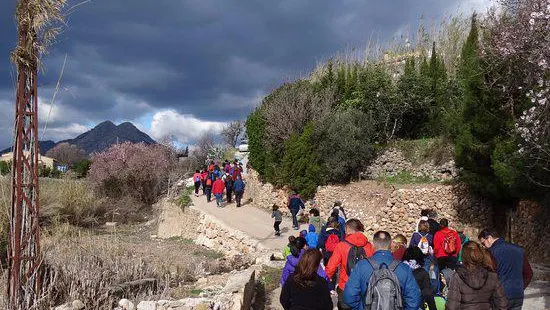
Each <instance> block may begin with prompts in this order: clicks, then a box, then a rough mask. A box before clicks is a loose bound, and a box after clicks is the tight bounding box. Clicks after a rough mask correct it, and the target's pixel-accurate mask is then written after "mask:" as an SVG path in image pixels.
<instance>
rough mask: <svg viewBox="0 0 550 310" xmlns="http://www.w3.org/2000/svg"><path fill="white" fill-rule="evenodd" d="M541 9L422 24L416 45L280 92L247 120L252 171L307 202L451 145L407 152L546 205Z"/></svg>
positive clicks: (488, 187)
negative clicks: (384, 162) (385, 156)
mask: <svg viewBox="0 0 550 310" xmlns="http://www.w3.org/2000/svg"><path fill="white" fill-rule="evenodd" d="M544 2H545V1H542V0H529V1H525V2H523V3H522V4H521V5H520V6H519V7H518V9H517V10H516V11H514V12H515V14H514V15H512V13H511V12H512V11H510V10H508V7H507V6H506V3H504V6H503V7H502V8H501V9H502V10H500V11H498V12H499V13H496V12H497V11H494V10H493V11H491V12H490V13H489V15H488V16H486V17H484V18H478V17H477V16H476V15H475V14H474V15H473V16H472V17H471V19H470V20H469V21H468V20H465V19H460V18H455V19H452V20H451V21H450V22H446V23H443V24H442V25H441V26H440V27H441V28H440V31H439V33H437V34H436V35H430V34H427V33H426V32H425V30H424V28H423V27H421V28H420V29H419V31H418V37H417V43H416V45H415V46H411V44H410V43H409V39H407V40H406V42H404V43H403V45H401V46H400V45H397V46H394V47H393V48H392V49H391V50H388V51H387V52H385V53H383V56H379V57H376V56H373V55H371V54H367V55H365V57H364V59H357V58H353V57H334V58H332V59H330V60H328V61H327V62H325V63H323V64H320V65H319V67H318V68H317V69H316V70H315V71H314V72H313V73H312V74H311V76H310V78H309V79H304V80H297V81H295V82H291V83H285V84H284V85H281V86H280V87H278V88H277V89H275V90H274V91H273V92H272V93H271V94H269V95H268V96H266V97H265V98H264V99H263V101H262V104H261V105H260V106H259V107H258V108H257V109H256V110H255V111H254V112H253V113H251V114H250V115H249V117H248V119H247V122H246V130H247V135H248V138H249V150H250V163H251V165H252V166H253V167H254V168H255V169H256V170H257V171H258V172H259V173H260V175H261V177H262V178H263V179H264V180H265V181H268V182H271V183H273V184H275V185H277V186H285V185H286V186H290V187H291V188H293V189H296V190H298V191H299V192H300V193H301V194H302V195H303V196H305V197H306V198H309V197H312V196H313V195H314V193H315V191H316V189H317V186H318V185H322V184H327V183H347V182H349V181H351V180H352V179H355V178H357V176H358V175H359V173H360V172H362V171H364V169H365V167H366V166H367V165H368V164H369V163H370V162H371V161H372V160H373V158H374V157H375V156H376V154H377V153H378V152H380V151H381V150H384V149H385V148H387V147H389V146H392V147H395V146H402V147H403V146H406V145H407V143H404V142H400V141H406V140H410V139H420V140H419V141H422V140H423V139H424V140H426V138H437V139H435V140H431V141H448V142H450V143H446V142H442V143H439V144H438V143H431V144H429V145H428V144H426V145H420V148H419V149H417V150H407V148H405V150H404V153H407V152H409V153H408V155H407V157H409V156H410V160H411V161H412V162H414V161H417V160H422V157H425V156H428V157H434V158H433V160H434V161H438V160H442V159H443V158H448V157H449V155H450V157H453V158H454V159H455V162H456V164H457V166H458V168H459V169H460V178H461V180H462V181H464V182H466V183H467V184H468V185H470V186H471V188H472V189H473V190H474V191H476V192H478V193H480V194H482V195H485V196H488V197H490V198H492V199H494V200H498V201H501V202H505V203H507V204H509V203H510V202H513V201H515V200H516V199H519V198H535V199H543V198H544V196H545V195H546V189H547V187H548V186H550V171H549V170H548V167H550V158H549V156H548V154H550V143H549V139H550V138H549V137H550V132H549V127H550V126H549V120H550V117H549V114H550V112H549V109H548V107H547V106H548V105H546V106H545V105H544V103H545V102H546V101H547V99H548V96H549V91H548V90H549V87H550V81H549V77H550V75H549V73H548V72H549V71H548V62H550V58H548V57H549V55H548V50H550V39H549V36H548V33H550V32H549V31H548V29H549V28H548V27H549V20H550V19H548V18H545V16H548V15H549V14H550V12H548V10H549V9H548V7H546V6H545V5H544ZM533 12H536V14H534V15H533V14H532V13H533ZM533 16H534V17H533ZM512 25H515V26H514V27H512ZM512 32H513V33H515V34H518V35H519V34H521V36H523V39H520V37H516V36H509V35H507V33H508V34H509V33H512ZM526 42H530V43H532V44H527V43H526ZM535 43H536V44H535ZM540 46H545V47H546V49H545V50H540V48H539V47H540ZM376 54H377V53H376ZM535 60H536V61H535ZM546 61H548V62H546ZM437 157H439V159H438V158H437Z"/></svg>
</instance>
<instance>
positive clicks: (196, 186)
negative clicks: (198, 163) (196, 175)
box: [195, 182, 201, 196]
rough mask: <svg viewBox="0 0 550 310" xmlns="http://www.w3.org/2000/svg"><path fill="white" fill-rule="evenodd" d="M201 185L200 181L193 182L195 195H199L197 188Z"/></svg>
mask: <svg viewBox="0 0 550 310" xmlns="http://www.w3.org/2000/svg"><path fill="white" fill-rule="evenodd" d="M200 187H201V182H195V196H198V195H199V188H200Z"/></svg>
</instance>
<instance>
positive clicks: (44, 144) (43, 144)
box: [0, 140, 57, 155]
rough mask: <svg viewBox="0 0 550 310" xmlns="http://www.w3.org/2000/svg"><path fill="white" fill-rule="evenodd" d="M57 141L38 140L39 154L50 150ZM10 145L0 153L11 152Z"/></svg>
mask: <svg viewBox="0 0 550 310" xmlns="http://www.w3.org/2000/svg"><path fill="white" fill-rule="evenodd" d="M56 144H57V143H55V141H52V140H46V141H40V142H38V145H39V148H40V154H42V155H44V154H46V152H47V151H49V150H51V149H52V148H53V147H54V146H55V145H56ZM11 148H12V147H11V146H10V147H8V148H6V149H3V150H1V151H0V154H4V153H9V152H11Z"/></svg>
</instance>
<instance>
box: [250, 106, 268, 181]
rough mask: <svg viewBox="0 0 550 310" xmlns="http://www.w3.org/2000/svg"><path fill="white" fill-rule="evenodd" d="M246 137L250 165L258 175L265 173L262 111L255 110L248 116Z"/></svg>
mask: <svg viewBox="0 0 550 310" xmlns="http://www.w3.org/2000/svg"><path fill="white" fill-rule="evenodd" d="M246 135H247V136H248V151H249V157H248V160H249V161H250V164H251V165H252V167H253V168H254V169H256V171H258V173H259V174H260V175H263V174H264V172H265V163H266V149H265V145H264V139H265V121H264V119H263V116H262V109H261V107H260V108H257V109H256V110H255V111H254V112H252V113H251V114H250V115H248V118H247V119H246Z"/></svg>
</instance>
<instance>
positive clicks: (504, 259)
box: [478, 229, 533, 310]
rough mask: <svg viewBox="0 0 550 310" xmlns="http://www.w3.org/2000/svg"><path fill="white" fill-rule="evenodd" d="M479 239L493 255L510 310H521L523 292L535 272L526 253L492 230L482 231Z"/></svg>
mask: <svg viewBox="0 0 550 310" xmlns="http://www.w3.org/2000/svg"><path fill="white" fill-rule="evenodd" d="M478 239H479V242H481V244H483V246H485V247H486V248H488V249H489V252H491V255H493V258H494V261H495V263H496V271H497V274H498V279H499V280H500V282H501V283H502V286H503V287H504V292H505V293H506V298H508V302H509V305H510V308H509V309H510V310H521V307H522V306H523V291H524V290H525V288H527V286H528V285H529V283H530V282H531V279H532V278H533V270H532V269H531V265H530V264H529V261H528V260H527V256H526V255H525V251H524V250H523V249H522V248H521V247H519V246H517V245H515V244H512V243H508V242H506V241H504V240H502V239H501V238H499V236H498V234H497V233H496V231H494V230H492V229H484V230H482V231H481V232H480V233H479V235H478Z"/></svg>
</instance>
